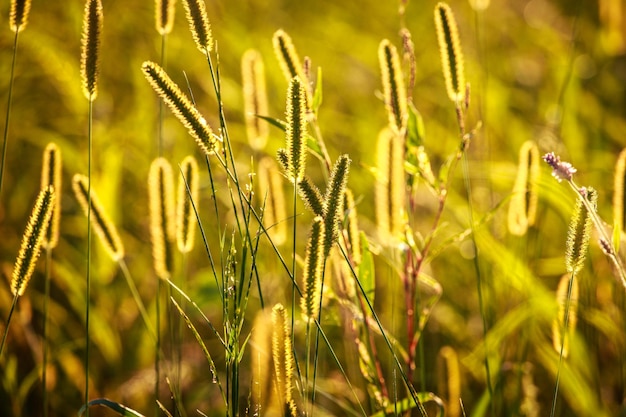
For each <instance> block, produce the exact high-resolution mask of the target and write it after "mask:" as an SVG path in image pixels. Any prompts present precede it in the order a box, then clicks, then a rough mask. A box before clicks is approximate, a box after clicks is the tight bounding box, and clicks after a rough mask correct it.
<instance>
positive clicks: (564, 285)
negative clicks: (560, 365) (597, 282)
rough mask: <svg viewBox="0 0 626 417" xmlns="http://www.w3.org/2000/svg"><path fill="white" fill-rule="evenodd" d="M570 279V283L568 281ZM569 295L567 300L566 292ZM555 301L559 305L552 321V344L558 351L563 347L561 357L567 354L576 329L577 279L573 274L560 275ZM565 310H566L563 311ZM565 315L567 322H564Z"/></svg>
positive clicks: (565, 356)
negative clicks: (555, 316)
mask: <svg viewBox="0 0 626 417" xmlns="http://www.w3.org/2000/svg"><path fill="white" fill-rule="evenodd" d="M570 280H571V283H570ZM570 285H571V286H572V288H571V295H570V298H569V300H568V299H567V298H568V293H570V289H569V286H570ZM556 302H557V304H558V306H559V311H558V314H557V318H556V319H555V320H554V322H553V323H552V345H553V347H554V350H556V351H557V352H558V353H560V352H561V348H562V349H563V357H564V358H567V356H568V355H569V346H570V338H571V337H572V335H573V334H574V331H575V330H576V321H577V317H578V280H577V279H576V276H575V275H570V274H565V275H563V276H562V277H561V280H560V281H559V285H558V287H557V290H556ZM565 310H567V312H566V311H565ZM566 315H567V324H566Z"/></svg>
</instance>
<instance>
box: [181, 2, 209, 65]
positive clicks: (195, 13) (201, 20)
mask: <svg viewBox="0 0 626 417" xmlns="http://www.w3.org/2000/svg"><path fill="white" fill-rule="evenodd" d="M183 6H184V7H185V15H186V16H187V22H189V29H190V30H191V36H192V37H193V40H194V42H195V43H196V47H197V48H198V49H199V50H200V52H202V53H203V54H205V55H208V54H209V52H211V50H213V37H212V36H211V25H210V24H209V17H208V15H207V13H206V6H205V4H204V0H183Z"/></svg>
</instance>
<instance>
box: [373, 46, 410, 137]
mask: <svg viewBox="0 0 626 417" xmlns="http://www.w3.org/2000/svg"><path fill="white" fill-rule="evenodd" d="M378 61H379V63H380V71H381V73H382V81H383V95H384V97H385V106H386V108H387V115H388V117H389V126H390V127H391V128H392V129H394V130H396V131H397V132H402V131H404V129H405V127H406V122H407V120H408V113H407V99H406V89H405V87H404V77H403V75H402V67H401V66H400V57H399V56H398V50H397V49H396V47H395V46H394V45H392V44H391V42H389V40H387V39H384V40H383V41H382V42H381V43H380V46H379V47H378Z"/></svg>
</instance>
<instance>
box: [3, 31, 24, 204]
mask: <svg viewBox="0 0 626 417" xmlns="http://www.w3.org/2000/svg"><path fill="white" fill-rule="evenodd" d="M19 34H20V32H19V31H15V39H14V40H13V55H12V58H11V75H10V76H9V94H8V97H7V112H6V115H5V118H4V134H3V139H2V163H1V164H0V197H2V184H3V180H4V167H5V165H6V153H7V142H8V139H9V123H10V121H11V102H12V100H13V84H14V79H15V61H16V59H17V40H18V37H19Z"/></svg>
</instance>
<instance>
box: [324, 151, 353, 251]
mask: <svg viewBox="0 0 626 417" xmlns="http://www.w3.org/2000/svg"><path fill="white" fill-rule="evenodd" d="M350 162H351V160H350V158H349V157H348V155H347V154H344V155H341V156H339V158H337V161H336V162H335V165H334V166H333V169H332V171H331V173H330V179H329V181H328V188H327V190H326V195H325V196H324V230H325V232H324V258H326V257H327V256H328V255H329V254H330V250H331V248H332V247H333V244H334V243H335V242H336V241H337V237H338V236H339V229H340V226H341V222H342V220H343V200H344V192H345V190H346V184H347V183H348V174H349V173H350Z"/></svg>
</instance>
